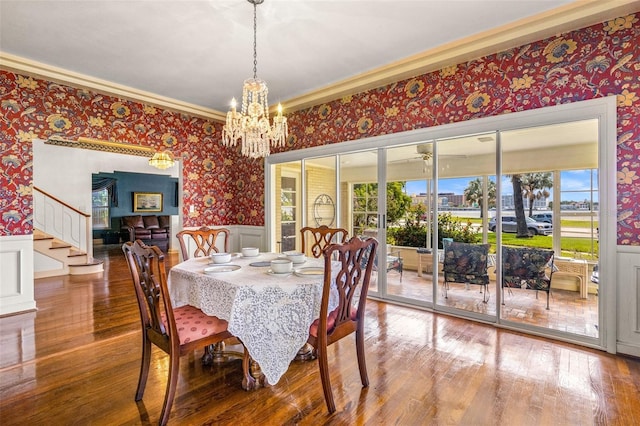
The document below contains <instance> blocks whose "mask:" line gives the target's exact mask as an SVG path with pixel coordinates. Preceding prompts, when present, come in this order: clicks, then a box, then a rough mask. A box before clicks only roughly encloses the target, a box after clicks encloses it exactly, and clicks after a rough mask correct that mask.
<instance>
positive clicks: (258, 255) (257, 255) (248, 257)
mask: <svg viewBox="0 0 640 426" xmlns="http://www.w3.org/2000/svg"><path fill="white" fill-rule="evenodd" d="M239 256H242V257H246V258H247V259H251V258H252V257H260V253H258V254H256V255H255V256H245V255H244V254H239Z"/></svg>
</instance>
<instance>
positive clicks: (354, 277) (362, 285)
mask: <svg viewBox="0 0 640 426" xmlns="http://www.w3.org/2000/svg"><path fill="white" fill-rule="evenodd" d="M377 248H378V241H377V240H376V239H375V238H367V239H365V240H362V239H360V238H359V237H353V238H351V240H349V241H348V242H347V243H345V244H332V245H330V246H329V247H328V248H327V249H326V250H325V251H324V286H323V289H322V302H321V305H320V317H319V318H318V319H316V320H315V321H314V322H313V323H312V324H311V327H310V328H309V339H308V343H309V344H310V345H312V346H313V348H314V351H315V353H316V354H317V357H318V366H319V367H320V378H321V380H322V390H323V391H324V398H325V402H326V404H327V408H328V410H329V413H333V412H335V411H336V405H335V402H334V400H333V392H332V391H331V381H330V372H329V363H328V360H327V346H329V345H331V344H332V343H335V342H337V341H338V340H340V339H342V338H343V337H345V336H348V335H349V334H351V333H353V332H355V334H356V353H357V357H358V367H359V370H360V380H361V381H362V386H363V387H367V386H369V378H368V376H367V366H366V363H365V354H364V312H365V304H366V303H367V292H368V291H369V280H370V278H371V271H372V270H373V261H372V259H374V258H375V256H376V250H377ZM333 259H337V260H334V261H333V262H332V260H333ZM334 270H336V272H334ZM334 282H335V288H336V289H337V292H336V293H337V295H338V306H337V307H336V308H335V309H334V310H332V311H331V312H329V301H330V299H331V294H332V293H333V292H332V291H331V290H332V287H334ZM335 353H336V354H339V353H340V352H339V351H338V352H335ZM338 365H339V364H338Z"/></svg>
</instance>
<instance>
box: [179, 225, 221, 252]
mask: <svg viewBox="0 0 640 426" xmlns="http://www.w3.org/2000/svg"><path fill="white" fill-rule="evenodd" d="M230 235H231V231H229V230H228V229H227V228H215V229H214V228H209V227H207V226H203V227H201V228H199V229H194V230H190V229H184V230H182V231H180V232H178V233H177V234H176V237H178V242H179V243H180V250H181V251H182V259H183V260H187V259H190V258H191V257H206V256H209V255H210V254H211V253H218V252H219V251H220V250H219V249H218V247H217V246H216V243H217V240H218V238H222V239H223V240H222V243H223V246H224V251H225V253H228V252H229V237H230ZM189 240H191V241H193V242H194V243H195V249H193V251H192V254H191V255H190V254H189V243H188V241H189Z"/></svg>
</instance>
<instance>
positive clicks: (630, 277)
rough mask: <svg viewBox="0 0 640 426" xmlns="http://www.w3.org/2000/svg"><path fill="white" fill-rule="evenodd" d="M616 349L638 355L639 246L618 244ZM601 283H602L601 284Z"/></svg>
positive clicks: (639, 347) (639, 333)
mask: <svg viewBox="0 0 640 426" xmlns="http://www.w3.org/2000/svg"><path fill="white" fill-rule="evenodd" d="M617 260H618V262H617V263H618V265H617V269H618V271H617V275H618V337H617V345H616V346H617V350H618V352H621V353H625V354H628V355H633V356H637V357H640V247H637V246H618V259H617ZM601 285H602V284H601Z"/></svg>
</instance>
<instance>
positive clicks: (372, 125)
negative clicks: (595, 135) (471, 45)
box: [287, 14, 640, 245]
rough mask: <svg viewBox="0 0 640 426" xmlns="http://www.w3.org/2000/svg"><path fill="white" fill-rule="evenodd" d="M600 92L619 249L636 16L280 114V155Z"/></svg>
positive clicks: (633, 129)
mask: <svg viewBox="0 0 640 426" xmlns="http://www.w3.org/2000/svg"><path fill="white" fill-rule="evenodd" d="M608 95H617V102H618V110H617V113H618V148H617V151H618V172H617V177H618V186H617V191H618V244H625V245H640V98H639V96H640V24H639V23H638V17H637V16H636V15H635V14H634V15H629V16H624V17H620V18H618V19H615V20H612V21H608V22H604V23H602V24H599V25H594V26H592V27H588V28H584V29H581V30H579V31H574V32H569V33H566V34H562V35H560V36H558V37H554V38H550V39H546V40H541V41H538V42H535V43H532V44H527V45H524V46H520V47H518V48H515V49H511V50H507V51H504V52H500V53H497V54H495V55H491V56H487V57H483V58H479V59H477V60H473V61H469V62H466V63H463V64H458V65H452V66H450V67H447V68H444V69H442V70H440V71H438V72H433V73H429V74H425V75H421V76H419V77H416V78H412V79H408V80H403V81H399V82H397V83H394V84H391V85H388V86H384V87H380V88H378V89H374V90H369V91H367V92H364V93H360V94H357V95H353V96H346V97H344V98H342V99H338V100H335V101H332V102H329V103H326V104H323V105H318V106H315V107H312V108H309V109H306V110H304V111H299V112H295V113H292V114H289V116H288V117H289V118H288V121H289V130H290V136H289V140H288V147H287V149H299V148H306V147H311V146H316V145H322V144H323V143H325V142H324V141H348V140H355V139H360V138H365V137H370V136H377V135H384V134H389V133H396V132H402V131H405V130H413V129H418V128H424V127H431V126H438V125H441V124H447V123H454V122H460V121H465V120H472V119H474V118H480V117H487V116H493V115H498V114H505V113H509V112H514V111H523V110H529V109H535V108H541V107H545V106H550V105H557V104H565V103H570V102H576V101H582V100H587V99H593V98H599V97H603V96H608Z"/></svg>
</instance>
